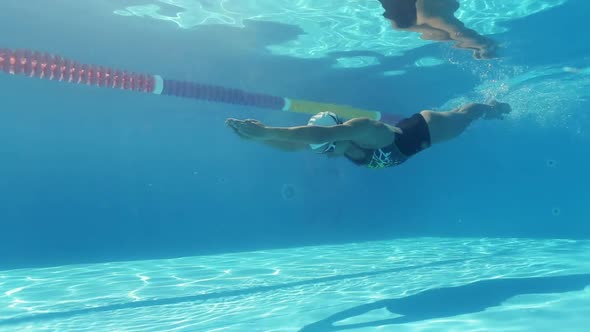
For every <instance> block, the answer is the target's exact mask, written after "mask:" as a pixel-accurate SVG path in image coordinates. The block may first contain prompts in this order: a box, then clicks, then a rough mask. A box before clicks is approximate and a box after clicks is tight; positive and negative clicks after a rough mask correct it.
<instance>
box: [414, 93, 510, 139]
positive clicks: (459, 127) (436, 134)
mask: <svg viewBox="0 0 590 332" xmlns="http://www.w3.org/2000/svg"><path fill="white" fill-rule="evenodd" d="M510 111H511V108H510V105H508V104H506V103H499V102H496V101H493V102H491V103H490V104H489V105H486V104H476V103H472V104H467V105H463V106H461V107H459V108H457V109H454V110H452V111H448V112H434V111H422V112H420V114H421V115H422V116H423V117H424V119H425V120H426V123H428V128H429V130H430V140H431V143H432V144H436V143H441V142H444V141H448V140H450V139H453V138H455V137H457V136H459V135H461V133H463V132H464V131H465V129H467V127H469V125H471V123H472V122H473V121H475V120H477V119H479V118H482V117H483V118H484V119H503V118H504V116H505V115H506V114H508V113H510Z"/></svg>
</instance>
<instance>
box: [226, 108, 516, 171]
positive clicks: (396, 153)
mask: <svg viewBox="0 0 590 332" xmlns="http://www.w3.org/2000/svg"><path fill="white" fill-rule="evenodd" d="M510 112H511V107H510V105H508V104H506V103H500V102H497V101H492V102H490V103H489V104H478V103H471V104H466V105H463V106H461V107H459V108H457V109H454V110H451V111H446V112H435V111H430V110H424V111H421V112H419V113H416V114H414V115H412V116H410V117H408V118H405V119H402V120H401V121H399V122H398V123H397V124H396V125H395V126H391V125H389V124H386V123H383V122H380V121H377V120H372V119H369V118H354V119H350V120H347V121H345V120H343V119H340V118H339V117H338V116H336V114H334V113H332V112H321V113H318V114H316V115H314V116H313V117H312V118H311V119H310V120H309V122H308V124H307V125H306V126H294V127H270V126H266V125H264V124H263V123H261V122H260V121H258V120H254V119H246V120H238V119H232V118H230V119H227V120H226V124H227V125H228V126H229V127H230V128H231V129H233V131H234V132H235V133H236V134H237V135H239V136H240V137H242V138H244V139H247V140H254V141H259V142H262V143H265V144H267V145H269V146H272V147H274V148H277V149H280V150H283V151H301V150H304V149H311V150H312V151H314V152H316V153H319V154H325V155H327V156H330V157H344V158H346V159H348V160H350V161H351V162H353V163H354V164H356V165H358V166H364V167H368V168H377V169H379V168H388V167H391V166H396V165H399V164H402V163H403V162H405V161H407V160H408V159H409V158H410V157H412V156H413V155H416V154H417V153H419V152H420V151H423V150H425V149H427V148H429V147H430V146H431V145H433V144H439V143H442V142H445V141H448V140H451V139H454V138H456V137H458V136H459V135H460V134H461V133H462V132H463V131H465V129H467V127H469V125H471V123H472V122H473V121H475V120H478V119H480V118H481V119H484V120H493V119H503V118H504V117H505V115H507V114H509V113H510Z"/></svg>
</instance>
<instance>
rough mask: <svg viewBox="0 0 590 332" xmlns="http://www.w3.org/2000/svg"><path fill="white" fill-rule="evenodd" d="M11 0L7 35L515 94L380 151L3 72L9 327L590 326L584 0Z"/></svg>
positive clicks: (471, 96)
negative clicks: (251, 138)
mask: <svg viewBox="0 0 590 332" xmlns="http://www.w3.org/2000/svg"><path fill="white" fill-rule="evenodd" d="M459 2H460V5H461V6H460V9H459V10H458V11H457V13H456V15H457V17H458V18H459V19H460V20H461V21H463V22H464V23H465V25H466V26H468V27H470V28H472V29H475V30H477V31H478V32H479V33H481V34H484V35H487V36H489V37H491V38H493V39H494V40H496V41H498V43H499V44H500V46H501V48H500V51H499V54H500V55H501V57H500V58H499V59H494V60H475V59H473V57H472V56H471V54H470V52H469V51H467V50H463V49H456V48H453V47H451V44H450V43H434V42H431V41H424V40H421V39H420V38H419V37H418V35H417V34H414V33H409V32H403V31H396V30H393V29H392V28H391V27H390V25H389V24H388V23H387V21H386V20H385V19H384V18H383V16H382V13H383V9H382V8H381V5H380V3H379V1H377V0H370V1H369V0H367V1H358V0H355V1H352V0H351V1H335V0H322V1H319V0H301V1H295V2H293V1H283V0H280V1H277V0H274V1H270V0H257V1H253V0H252V1H249V0H243V1H242V0H207V1H205V0H123V1H121V0H117V1H115V0H107V1H84V2H81V1H75V0H53V1H51V4H49V3H48V2H47V1H41V0H26V1H21V0H4V1H2V3H1V4H0V18H1V19H0V28H1V30H0V31H3V32H2V34H1V36H2V38H0V48H8V49H31V50H35V51H42V52H49V53H52V54H59V55H62V56H64V57H68V58H72V59H76V60H79V61H81V62H84V63H93V64H101V65H104V66H109V67H113V68H124V69H127V70H132V71H137V72H142V73H143V72H146V73H155V74H159V75H161V76H163V77H165V78H171V79H178V80H186V81H195V82H200V83H205V84H212V85H220V86H225V87H230V88H237V89H243V90H246V91H253V92H258V93H264V94H270V95H274V96H281V97H288V98H293V99H304V100H312V101H316V102H320V103H333V104H342V105H352V106H354V107H358V108H363V109H368V110H378V111H381V112H384V113H389V114H395V115H397V116H410V115H411V114H413V113H415V112H417V111H419V110H423V109H433V110H437V111H444V110H449V109H452V108H454V107H457V106H459V105H461V104H463V103H466V102H472V101H473V102H486V101H489V100H491V99H493V98H496V99H498V100H500V101H504V102H508V103H510V104H511V105H512V108H513V112H512V114H510V116H508V117H507V119H505V120H503V121H480V122H477V123H475V124H474V125H473V126H472V127H470V128H469V129H468V130H467V131H466V132H465V133H464V134H463V135H461V136H460V137H459V138H457V139H456V140H453V141H451V142H448V143H444V144H441V145H436V146H434V147H432V148H430V149H429V150H427V151H425V152H422V153H420V154H418V155H416V156H415V157H413V158H411V159H410V160H409V161H408V162H406V163H404V164H403V165H401V166H398V167H396V168H392V169H386V170H369V169H364V168H359V167H357V166H354V165H353V164H351V163H350V162H348V161H346V160H338V159H332V158H326V157H325V156H318V155H315V154H313V153H310V152H296V153H281V152H277V151H275V150H272V149H271V148H269V147H267V146H263V145H261V144H256V143H253V142H247V141H244V140H241V139H240V138H239V137H237V136H236V135H234V134H233V132H231V130H230V129H229V128H227V127H226V126H225V125H224V121H225V119H226V118H228V117H235V118H240V119H245V118H256V119H259V120H260V121H262V122H264V123H266V124H269V125H274V126H292V125H303V124H305V123H307V119H308V117H309V116H308V115H304V114H297V113H291V112H282V111H273V110H265V109H261V108H255V107H246V106H239V105H227V104H220V103H208V102H203V101H192V100H188V99H182V98H172V97H166V96H156V95H150V94H139V93H133V92H128V91H119V90H111V89H99V88H94V87H88V86H83V85H72V84H66V83H58V82H51V81H48V80H36V79H31V78H27V77H23V76H22V75H21V76H18V75H17V76H13V75H8V74H5V73H4V72H0V96H1V97H2V100H3V106H2V108H1V111H0V142H1V143H0V147H1V151H2V154H1V160H0V225H1V228H0V234H1V238H0V331H86V330H87V331H341V330H351V331H556V330H559V331H586V328H585V326H586V327H587V326H589V324H590V318H588V315H587V313H588V312H589V310H590V293H589V292H590V287H589V286H590V265H589V264H590V263H588V262H590V242H588V240H590V223H589V222H588V221H589V220H590V208H589V207H588V202H589V201H590V193H589V192H588V190H587V186H588V183H589V180H590V176H589V175H588V171H587V170H588V169H590V158H588V156H587V153H586V149H587V148H586V147H587V146H588V143H590V132H589V131H588V129H587V128H588V126H589V125H590V117H589V116H588V113H587V110H588V109H589V106H590V45H589V43H588V41H587V38H585V37H584V33H583V32H584V29H585V28H584V24H583V22H584V19H585V17H586V16H587V15H585V14H587V13H589V12H590V4H589V3H588V2H587V1H584V0H539V1H516V0H503V1H500V0H489V1H484V0H461V1H459Z"/></svg>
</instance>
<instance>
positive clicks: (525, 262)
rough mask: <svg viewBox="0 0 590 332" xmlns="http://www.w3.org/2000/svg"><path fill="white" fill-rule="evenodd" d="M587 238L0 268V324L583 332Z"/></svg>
mask: <svg viewBox="0 0 590 332" xmlns="http://www.w3.org/2000/svg"><path fill="white" fill-rule="evenodd" d="M588 313H590V241H573V240H533V239H494V238H484V239H474V238H407V239H396V240H391V241H379V242H366V243H352V244H342V245H327V246H316V247H300V248H292V249H281V250H268V251H256V252H244V253H231V254H223V255H212V256H198V257H184V258H175V259H163V260H145V261H132V262H113V263H101V264H89V265H68V266H59V267H51V268H28V269H19V270H7V271H0V331H109V332H113V331H308V332H309V331H503V332H504V331H587V329H586V328H584V326H586V327H587V326H590V315H588Z"/></svg>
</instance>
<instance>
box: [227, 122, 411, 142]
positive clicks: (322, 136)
mask: <svg viewBox="0 0 590 332" xmlns="http://www.w3.org/2000/svg"><path fill="white" fill-rule="evenodd" d="M226 124H227V125H228V126H229V127H231V128H232V129H233V130H234V131H235V132H236V133H237V134H238V135H240V136H241V137H243V138H248V139H254V140H261V141H279V142H291V143H300V144H321V143H324V142H338V141H356V142H365V141H366V142H369V143H368V144H370V143H372V142H374V141H381V140H382V139H383V138H384V137H385V136H386V137H385V139H387V140H390V139H391V135H393V134H394V133H401V130H400V129H399V128H396V127H392V126H389V125H386V124H384V123H381V122H379V121H375V120H371V119H368V118H356V119H352V120H349V121H346V122H345V123H343V124H340V125H335V126H327V127H322V126H296V127H269V126H265V125H264V124H262V123H261V122H260V121H258V120H250V119H249V120H237V119H228V120H227V121H226Z"/></svg>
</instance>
